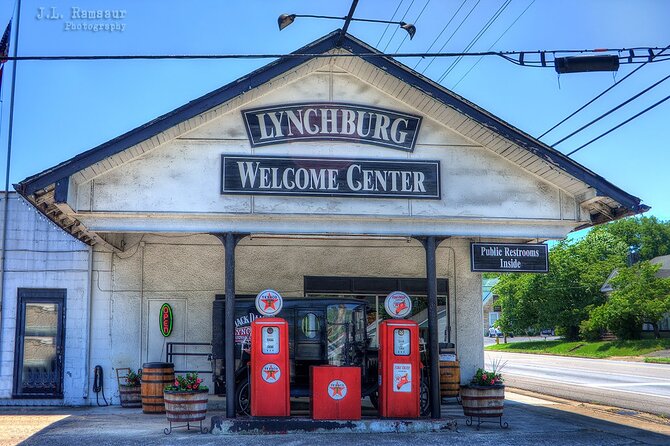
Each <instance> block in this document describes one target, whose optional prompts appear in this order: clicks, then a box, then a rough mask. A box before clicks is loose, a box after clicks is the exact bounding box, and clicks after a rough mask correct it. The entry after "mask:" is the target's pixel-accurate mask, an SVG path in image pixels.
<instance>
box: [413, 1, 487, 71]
mask: <svg viewBox="0 0 670 446" xmlns="http://www.w3.org/2000/svg"><path fill="white" fill-rule="evenodd" d="M480 1H481V0H477V3H475V6H473V7H472V9H470V12H468V14H467V15H466V16H465V17H464V18H463V20H461V23H459V24H458V27H456V29H455V30H454V32H453V33H451V35H450V36H449V38H448V39H447V41H446V42H444V44H443V45H442V46H441V47H440V50H439V51H438V52H440V51H442V50H443V49H444V47H445V46H447V43H449V41H450V40H451V39H452V37H454V35H455V34H456V33H457V32H458V30H459V29H461V26H463V24H464V23H465V21H466V20H467V19H468V17H470V14H472V11H474V10H475V8H476V7H477V5H478V4H479V2H480ZM434 61H435V58H434V57H433V58H432V59H431V60H430V62H428V65H426V68H424V69H423V70H421V74H423V73H425V72H426V70H427V69H428V68H429V67H430V66H431V65H432V63H433V62H434Z"/></svg>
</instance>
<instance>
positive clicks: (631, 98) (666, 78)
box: [552, 74, 670, 146]
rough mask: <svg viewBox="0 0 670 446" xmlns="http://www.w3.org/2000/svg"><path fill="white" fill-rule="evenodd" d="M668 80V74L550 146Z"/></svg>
mask: <svg viewBox="0 0 670 446" xmlns="http://www.w3.org/2000/svg"><path fill="white" fill-rule="evenodd" d="M669 78H670V74H668V75H667V76H665V77H664V78H663V79H661V80H660V81H658V82H656V83H654V84H653V85H650V86H649V87H647V88H645V89H644V90H642V91H641V92H639V93H637V94H635V95H633V96H631V97H630V98H628V99H626V100H625V101H624V102H622V103H621V104H619V105H617V106H616V107H614V108H612V109H610V110H608V111H607V112H606V113H603V114H602V115H600V116H598V117H597V118H596V119H594V120H593V121H591V122H589V123H588V124H585V125H583V126H581V127H580V128H578V129H577V130H575V131H574V132H572V133H570V134H569V135H568V136H566V137H565V138H562V139H560V140H559V141H556V142H555V143H554V144H552V146H557V145H559V144H560V143H562V142H563V141H565V140H566V139H569V138H572V137H573V136H575V135H576V134H577V133H579V132H581V131H582V130H584V129H585V128H587V127H590V126H591V125H593V124H595V123H596V122H598V121H600V120H601V119H603V118H604V117H606V116H609V115H611V114H612V113H614V112H615V111H617V110H619V109H620V108H621V107H623V106H624V105H626V104H628V103H629V102H631V101H633V100H635V99H637V98H639V97H640V96H642V95H643V94H645V93H646V92H648V91H649V90H652V89H654V88H655V87H656V86H658V85H659V84H661V83H662V82H664V81H666V80H668V79H669Z"/></svg>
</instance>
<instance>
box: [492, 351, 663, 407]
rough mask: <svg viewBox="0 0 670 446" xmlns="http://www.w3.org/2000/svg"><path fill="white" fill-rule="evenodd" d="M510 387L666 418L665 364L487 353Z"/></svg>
mask: <svg viewBox="0 0 670 446" xmlns="http://www.w3.org/2000/svg"><path fill="white" fill-rule="evenodd" d="M485 356H486V364H487V365H489V364H491V363H492V361H502V363H505V365H504V368H503V369H502V374H503V377H504V378H505V384H507V385H508V386H510V387H516V388H519V389H525V390H530V391H533V392H538V393H542V394H545V395H552V396H557V397H561V398H568V399H571V400H576V401H583V402H589V403H598V404H605V405H610V406H615V407H620V408H622V409H630V410H636V411H643V412H649V413H653V414H657V415H662V416H665V417H670V365H666V364H646V363H643V362H629V361H614V360H604V359H586V358H568V357H562V356H551V355H535V354H523V353H502V352H492V351H487V352H486V353H485Z"/></svg>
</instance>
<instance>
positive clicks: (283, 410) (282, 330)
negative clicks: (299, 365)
mask: <svg viewBox="0 0 670 446" xmlns="http://www.w3.org/2000/svg"><path fill="white" fill-rule="evenodd" d="M281 306H282V298H281V296H280V295H279V293H277V292H276V291H273V290H265V291H262V292H261V293H259V294H258V296H257V297H256V308H257V309H258V311H259V312H260V313H261V314H262V315H264V316H266V315H267V316H274V315H275V314H277V313H279V311H281ZM289 372H290V366H289V356H288V322H286V320H284V319H282V318H278V317H264V318H260V319H256V320H254V321H253V322H252V323H251V372H250V373H251V389H250V390H251V415H252V416H255V417H287V416H289V415H290V414H291V400H290V396H291V394H290V389H289V382H290V373H289Z"/></svg>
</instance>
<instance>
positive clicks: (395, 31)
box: [384, 0, 415, 51]
mask: <svg viewBox="0 0 670 446" xmlns="http://www.w3.org/2000/svg"><path fill="white" fill-rule="evenodd" d="M414 2H415V0H412V3H410V4H409V6H408V7H407V10H406V11H405V13H404V14H403V16H402V18H401V19H400V20H399V21H400V22H403V21H404V20H405V17H407V13H408V12H409V10H410V9H412V5H414ZM399 29H400V27H399V26H396V28H395V29H394V30H393V34H391V38H390V39H389V41H388V42H387V43H386V46H385V47H384V51H386V48H388V47H389V45H390V44H391V42H392V41H393V38H394V37H395V33H397V32H398V30H399Z"/></svg>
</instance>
